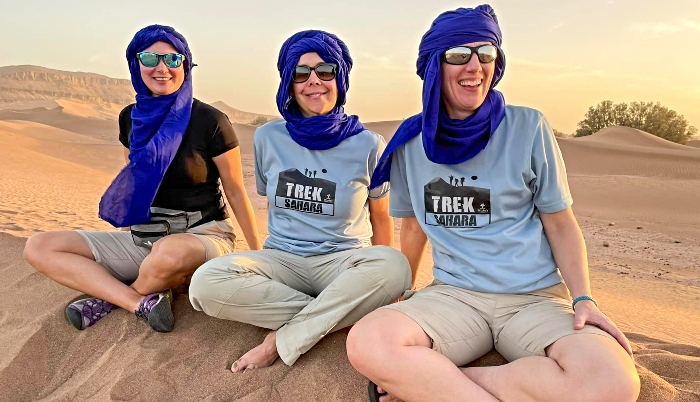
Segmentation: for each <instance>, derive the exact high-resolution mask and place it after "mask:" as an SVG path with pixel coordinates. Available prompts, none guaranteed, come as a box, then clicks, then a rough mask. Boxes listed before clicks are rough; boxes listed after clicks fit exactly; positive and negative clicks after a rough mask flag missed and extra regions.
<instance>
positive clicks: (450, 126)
mask: <svg viewBox="0 0 700 402" xmlns="http://www.w3.org/2000/svg"><path fill="white" fill-rule="evenodd" d="M472 42H490V43H492V44H493V45H495V46H496V48H497V50H498V57H497V58H496V66H495V70H494V75H493V79H492V81H491V87H490V89H489V91H488V93H487V95H486V98H485V99H484V102H483V103H482V104H481V106H480V107H479V108H478V109H477V110H476V112H475V113H474V114H472V115H471V116H469V117H467V118H466V119H463V120H454V119H451V118H450V117H449V116H448V115H447V113H446V111H445V108H444V106H443V104H442V98H441V86H442V79H441V78H442V77H441V72H440V71H441V70H440V66H441V63H442V54H443V53H444V52H445V50H447V49H449V48H450V47H453V46H458V45H462V44H465V43H472ZM473 57H476V56H473ZM416 67H417V74H418V75H419V76H420V77H421V79H422V80H423V111H422V112H421V113H420V114H417V115H415V116H412V117H410V118H408V119H406V120H405V121H404V122H403V123H402V124H401V126H399V128H398V130H397V131H396V134H394V137H393V138H392V139H391V141H389V144H388V145H387V148H386V150H385V151H384V153H383V155H382V157H381V159H380V160H379V164H378V165H377V168H376V169H375V171H374V174H373V175H372V182H371V184H370V187H371V188H375V187H378V186H380V185H381V184H382V183H384V182H386V181H388V180H389V175H390V171H391V154H392V152H394V151H395V150H397V149H398V148H399V147H400V146H401V145H403V144H405V143H406V142H408V141H409V140H410V139H411V138H413V137H415V136H417V135H418V134H419V133H421V132H422V133H423V148H424V149H425V154H426V156H427V157H428V159H429V160H431V161H432V162H434V163H439V164H445V165H455V164H458V163H462V162H464V161H467V160H469V159H471V158H473V157H474V156H476V155H477V154H478V153H479V152H481V150H483V149H484V148H486V145H487V144H488V142H489V139H490V138H491V134H492V133H493V132H494V131H496V128H497V127H498V125H499V124H500V123H501V121H502V120H503V118H504V117H505V115H506V110H505V99H504V98H503V95H502V94H501V93H500V92H498V91H496V90H495V89H493V88H494V87H495V86H496V84H498V82H499V81H500V80H501V78H502V77H503V73H504V71H505V67H506V58H505V55H504V54H503V50H502V49H501V30H500V28H499V27H498V20H497V18H496V13H495V12H494V11H493V8H491V6H489V5H481V6H478V7H476V8H458V9H457V10H455V11H447V12H445V13H442V14H440V16H438V17H437V18H436V19H435V21H433V25H432V26H431V27H430V29H429V30H428V32H426V33H425V35H423V38H422V39H421V42H420V46H419V49H418V61H417V62H416Z"/></svg>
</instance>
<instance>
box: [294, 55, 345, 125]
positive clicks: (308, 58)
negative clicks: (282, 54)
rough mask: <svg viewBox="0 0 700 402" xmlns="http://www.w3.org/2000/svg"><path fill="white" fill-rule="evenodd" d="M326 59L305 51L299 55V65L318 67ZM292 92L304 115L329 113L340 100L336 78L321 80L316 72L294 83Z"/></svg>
mask: <svg viewBox="0 0 700 402" xmlns="http://www.w3.org/2000/svg"><path fill="white" fill-rule="evenodd" d="M323 62H324V60H323V59H321V57H320V56H319V55H318V54H317V53H315V52H314V53H304V54H303V55H302V56H301V57H299V61H298V62H297V66H307V67H316V66H317V65H319V64H321V63H323ZM292 92H293V95H294V99H295V100H296V102H297V105H299V111H300V112H301V114H302V115H303V116H304V117H311V116H320V115H324V114H328V113H329V112H330V111H331V110H333V108H334V107H335V105H336V102H338V85H337V84H336V79H335V78H333V79H332V80H330V81H321V80H320V79H318V76H317V75H316V72H315V71H313V72H311V76H310V77H309V79H308V80H307V81H306V82H301V83H293V84H292Z"/></svg>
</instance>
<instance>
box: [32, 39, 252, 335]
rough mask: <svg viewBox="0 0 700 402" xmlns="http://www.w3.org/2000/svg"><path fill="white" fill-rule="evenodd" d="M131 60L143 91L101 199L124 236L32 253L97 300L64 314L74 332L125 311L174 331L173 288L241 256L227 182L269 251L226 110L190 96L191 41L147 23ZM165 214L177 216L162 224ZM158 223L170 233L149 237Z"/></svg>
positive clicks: (76, 237)
mask: <svg viewBox="0 0 700 402" xmlns="http://www.w3.org/2000/svg"><path fill="white" fill-rule="evenodd" d="M127 61H128V62H129V70H130V72H131V79H132V83H133V85H134V89H135V90H136V94H137V95H136V103H135V104H132V105H129V106H127V107H126V108H124V110H122V112H121V113H120V115H119V140H120V142H121V143H122V144H123V145H124V147H125V149H124V155H125V159H126V163H127V165H126V167H125V168H124V169H123V170H122V171H121V172H120V173H119V175H118V176H117V178H116V179H115V180H114V182H113V183H112V185H111V186H110V187H109V189H107V191H106V192H105V194H104V195H103V197H102V201H101V203H100V217H102V218H103V219H105V220H107V221H108V222H110V223H112V224H113V225H115V226H117V227H122V230H121V231H110V232H105V231H82V230H78V231H61V232H46V233H39V234H36V235H34V236H32V237H31V238H29V240H28V241H27V245H26V247H25V251H24V256H25V258H26V259H27V261H28V262H29V263H30V264H31V265H32V266H34V267H35V268H36V269H37V270H38V271H39V272H41V273H43V274H44V275H46V276H48V277H49V278H51V279H53V280H55V281H57V282H59V283H61V284H63V285H66V286H68V287H70V288H73V289H76V290H79V291H81V292H84V293H86V294H89V295H92V296H95V297H89V298H86V299H81V300H78V301H75V302H73V303H71V304H69V305H68V307H67V308H66V316H67V318H68V320H69V321H70V322H71V323H72V324H73V325H74V326H75V327H76V328H78V329H81V330H82V329H85V328H87V327H89V326H91V325H93V324H95V323H96V322H97V321H99V320H100V319H101V318H102V317H104V316H105V315H106V314H108V313H109V312H111V311H112V310H114V309H115V308H117V307H122V308H124V309H127V310H129V311H133V312H134V313H135V314H136V316H137V317H139V318H142V319H144V320H146V321H148V323H149V324H150V326H151V327H152V328H153V329H154V330H156V331H159V332H169V331H172V329H173V325H174V317H173V313H172V309H171V301H172V300H171V299H172V293H171V292H170V291H169V290H168V289H170V288H173V287H176V286H179V285H181V284H183V283H184V282H185V280H186V278H187V277H188V276H190V275H191V274H192V273H194V271H195V270H196V269H197V268H198V267H199V266H200V265H202V264H203V263H204V262H206V261H208V260H210V259H212V258H215V257H218V256H221V255H224V254H228V253H231V252H233V250H234V242H235V235H234V233H233V226H232V223H231V220H230V219H229V217H228V215H227V212H226V204H225V202H224V199H223V195H222V193H221V191H220V190H219V183H221V186H222V187H223V189H224V193H225V195H226V198H227V199H228V201H229V204H230V206H231V209H232V210H233V213H234V215H235V216H236V219H237V221H238V223H239V224H240V226H241V229H242V231H243V235H244V236H245V239H246V241H247V243H248V246H249V247H250V249H251V250H259V249H260V248H261V245H260V240H259V235H258V230H257V227H256V223H255V214H254V211H253V208H252V206H251V204H250V200H249V199H248V196H247V194H246V192H245V187H244V185H243V172H242V166H241V155H240V149H239V147H238V139H237V138H236V133H235V132H234V131H233V127H232V126H231V123H230V122H229V120H228V118H227V117H226V115H225V114H224V113H222V112H220V111H219V110H217V109H215V108H214V107H212V106H210V105H207V104H206V103H203V102H200V101H199V100H197V99H194V98H192V83H191V80H192V78H191V75H190V71H191V68H192V67H193V66H194V64H193V63H192V55H191V53H190V51H189V48H188V46H187V42H186V41H185V38H184V37H182V36H181V35H180V34H179V33H177V32H176V31H175V30H174V29H173V28H171V27H166V26H160V25H152V26H149V27H146V28H144V29H142V30H141V31H139V32H138V33H137V34H136V35H135V36H134V39H133V40H132V42H131V43H130V44H129V47H128V48H127ZM160 213H167V214H170V215H171V216H174V217H169V218H167V220H168V222H167V223H161V222H162V219H164V218H162V217H160V215H157V214H160ZM157 216H158V217H157ZM178 216H179V218H178ZM157 221H158V222H157ZM180 224H182V226H181V227H180V226H179V225H180ZM135 225H139V226H138V227H137V226H135ZM129 226H132V227H131V228H130V227H129ZM154 227H159V228H165V227H167V228H168V230H167V231H163V233H158V234H156V235H153V233H151V235H150V236H149V237H148V238H147V239H144V238H143V237H144V234H143V233H146V232H148V231H150V230H151V229H152V228H154ZM137 228H138V230H137ZM130 229H133V230H130ZM173 232H175V233H173ZM160 236H162V237H160ZM151 240H152V241H151ZM125 282H126V283H131V285H130V286H128V285H126V284H125Z"/></svg>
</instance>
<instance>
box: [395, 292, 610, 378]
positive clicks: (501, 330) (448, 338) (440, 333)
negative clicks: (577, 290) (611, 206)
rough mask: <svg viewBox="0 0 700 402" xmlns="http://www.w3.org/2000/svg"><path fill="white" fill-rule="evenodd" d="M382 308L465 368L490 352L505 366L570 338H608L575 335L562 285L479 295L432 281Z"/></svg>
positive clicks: (589, 331)
mask: <svg viewBox="0 0 700 402" xmlns="http://www.w3.org/2000/svg"><path fill="white" fill-rule="evenodd" d="M382 308H385V309H386V308H388V309H392V310H396V311H399V312H401V313H403V314H405V315H407V316H408V317H410V318H411V319H413V320H414V321H415V322H416V323H417V324H418V325H419V326H420V327H421V328H422V329H423V331H425V333H426V334H427V335H428V336H429V337H430V338H431V340H432V343H433V350H435V351H437V352H439V353H441V354H442V355H444V356H446V357H447V358H449V359H450V360H451V361H452V362H453V363H454V364H456V365H457V366H464V365H466V364H468V363H470V362H472V361H474V360H476V359H477V358H479V357H481V356H483V355H484V354H486V353H487V352H488V351H490V350H491V349H492V348H494V347H495V349H496V350H497V351H498V352H499V353H500V354H501V355H503V357H505V358H506V359H507V360H508V361H513V360H516V359H519V358H522V357H528V356H545V349H546V348H547V347H548V346H549V345H551V344H553V343H554V342H556V341H557V340H559V339H561V338H563V337H565V336H568V335H573V334H597V335H602V336H607V337H609V338H611V339H613V338H612V336H610V335H609V334H608V333H607V332H605V331H603V330H601V329H599V328H598V327H595V326H591V325H586V326H585V327H584V328H583V329H581V330H574V312H573V310H572V309H571V298H570V296H569V291H568V289H567V288H566V285H564V283H559V284H558V285H554V286H551V287H549V288H546V289H542V290H538V291H536V292H532V293H525V294H496V293H480V292H474V291H470V290H466V289H462V288H459V287H456V286H451V285H445V284H443V283H442V282H439V281H435V282H433V284H432V285H430V286H428V287H427V288H425V289H423V290H420V291H418V292H416V291H411V290H409V291H406V293H405V294H404V298H403V301H401V302H399V303H395V304H390V305H388V306H384V307H382Z"/></svg>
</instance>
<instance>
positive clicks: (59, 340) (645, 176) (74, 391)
mask: <svg viewBox="0 0 700 402" xmlns="http://www.w3.org/2000/svg"><path fill="white" fill-rule="evenodd" d="M27 102H29V103H22V104H19V103H14V104H9V103H8V104H0V109H4V110H0V143H2V144H3V146H2V147H0V160H2V163H1V164H0V272H2V281H0V284H1V285H0V286H1V288H0V289H1V290H2V292H1V293H0V305H1V306H2V309H1V310H0V344H1V345H2V348H0V400H2V401H33V400H42V401H65V400H99V401H101V400H124V401H126V400H139V401H155V400H169V399H172V400H193V401H194V400H206V401H229V400H240V401H358V402H359V401H366V400H367V396H366V380H365V379H364V378H363V377H362V376H361V375H359V374H358V373H357V372H355V371H354V369H353V368H352V367H351V366H350V364H349V362H348V360H347V357H346V355H345V339H346V336H347V332H346V331H340V332H337V333H334V334H331V335H329V336H327V337H326V338H325V339H323V340H322V341H321V342H320V343H319V344H318V345H317V346H316V347H314V348H313V349H312V350H311V351H310V352H309V353H307V354H306V355H304V356H302V357H301V358H300V359H299V361H298V362H297V363H296V364H295V365H294V366H293V367H287V366H285V365H284V364H283V363H282V362H281V361H277V362H276V363H275V364H274V365H273V366H272V367H270V368H267V369H260V370H254V371H250V372H247V373H242V374H232V373H231V372H229V371H228V368H229V367H230V365H231V363H232V362H233V361H234V360H235V359H236V358H237V357H239V356H240V355H241V354H243V353H244V352H246V351H247V350H249V349H250V348H252V347H254V346H256V345H257V344H259V343H260V342H261V341H262V339H263V337H264V335H265V332H266V331H265V330H263V329H259V328H255V327H252V326H249V325H245V324H240V323H236V322H227V321H223V320H216V319H213V318H210V317H208V316H206V315H204V314H203V313H198V312H195V311H194V310H193V309H192V307H191V306H190V304H189V302H188V299H187V295H186V292H187V289H186V288H185V287H182V288H180V289H177V292H176V296H175V304H174V310H175V315H176V326H175V330H174V331H173V332H172V333H169V334H160V333H156V332H153V331H152V330H151V329H150V328H149V327H148V325H146V324H144V323H143V322H141V321H139V320H136V319H135V318H134V317H133V314H131V313H129V312H126V311H123V310H118V311H116V312H114V313H112V314H110V315H109V316H107V317H106V318H104V319H103V320H101V321H100V322H99V323H98V324H97V325H95V326H94V327H91V328H89V329H87V330H85V331H77V330H75V329H74V328H73V327H72V326H71V325H70V324H69V323H68V322H67V321H66V319H65V317H64V308H65V305H66V304H67V303H68V302H70V301H71V300H72V299H74V298H76V297H78V296H80V293H79V292H76V291H73V290H70V289H68V288H65V287H63V286H61V285H59V284H57V283H54V282H52V281H50V280H49V279H47V278H45V277H44V276H42V275H41V274H39V273H37V272H35V271H34V270H33V269H32V268H31V267H30V266H29V265H28V264H27V263H26V262H25V261H24V260H23V258H22V249H23V247H24V243H25V241H26V238H27V237H28V236H31V235H32V234H33V233H36V232H41V231H49V230H70V229H77V228H82V229H109V225H108V224H106V223H104V222H102V221H100V220H99V219H98V218H97V205H98V201H99V198H100V196H101V194H102V193H103V191H104V190H105V188H106V187H107V186H108V185H109V183H110V181H111V180H112V178H113V177H114V176H115V174H116V173H117V172H118V170H119V169H120V167H121V166H122V165H123V159H122V150H121V145H120V144H119V143H118V142H117V140H116V137H117V123H116V113H118V110H119V108H115V107H113V106H110V105H101V106H100V105H97V104H94V103H89V102H83V103H81V102H78V101H75V100H59V101H41V102H43V103H36V102H39V101H27ZM31 102H34V103H31ZM52 102H53V103H52ZM399 123H400V122H391V121H389V122H377V123H371V124H368V126H369V127H370V128H371V129H373V130H375V131H377V132H380V133H381V134H382V135H385V136H387V137H388V136H390V135H391V134H392V133H393V131H394V130H395V128H396V127H397V126H398V124H399ZM234 126H235V129H236V131H237V133H238V135H239V137H240V140H241V150H242V152H243V161H244V170H245V179H246V186H247V190H248V194H249V195H250V197H251V199H252V201H253V204H254V207H255V209H256V214H257V217H258V222H259V224H260V228H261V232H262V233H263V236H265V235H266V229H265V228H266V221H267V219H266V205H265V200H264V199H263V198H262V197H259V196H258V195H257V194H256V193H255V191H254V178H253V163H252V155H251V153H252V136H253V132H254V127H252V126H247V125H244V124H239V123H235V124H234ZM559 144H560V146H561V149H562V153H563V155H564V160H565V163H566V166H567V170H568V173H569V181H570V185H571V188H572V192H573V196H574V211H575V213H576V215H577V217H578V219H579V223H580V225H581V227H582V229H583V232H584V235H585V237H586V240H587V244H588V251H589V258H590V267H591V277H592V283H593V292H594V296H595V297H596V298H597V299H598V301H599V304H600V306H601V307H602V309H603V311H605V312H606V313H607V314H608V315H609V316H610V317H611V318H612V319H613V320H614V321H615V322H616V323H617V325H618V326H619V327H620V328H621V329H622V330H623V331H624V332H625V333H626V334H627V336H628V337H629V339H630V340H631V341H632V342H633V344H634V350H635V353H636V354H635V359H636V364H637V368H638V370H639V373H640V376H641V378H642V394H641V397H640V399H639V400H640V401H645V402H657V401H678V402H680V401H700V214H698V213H697V202H698V200H700V149H698V148H697V147H698V144H696V143H691V144H689V145H690V146H684V145H677V144H672V143H669V142H667V141H664V140H661V139H659V138H657V137H654V136H652V135H650V134H648V133H644V132H641V131H638V130H634V129H629V128H624V127H612V128H608V129H605V130H602V131H601V132H599V133H597V134H594V135H592V136H590V137H587V138H576V139H560V140H559ZM396 226H397V229H398V227H399V226H400V222H398V221H397V223H396ZM238 233H240V230H239V231H238ZM240 237H241V239H239V240H238V242H237V247H238V249H239V250H244V249H246V245H245V242H244V241H243V240H242V236H240ZM397 239H398V236H397ZM430 266H431V259H430V256H429V255H428V256H427V258H425V261H424V263H423V266H422V268H421V272H420V277H419V281H418V282H419V285H420V286H425V285H426V284H427V283H429V282H430V280H431V273H430ZM502 363H504V361H503V359H502V358H501V357H500V356H499V355H498V354H496V353H495V352H492V353H490V354H488V355H487V356H485V357H484V358H482V359H480V360H479V361H477V362H475V363H474V364H478V365H483V364H502ZM396 369H397V370H400V368H398V367H397V368H396Z"/></svg>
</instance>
